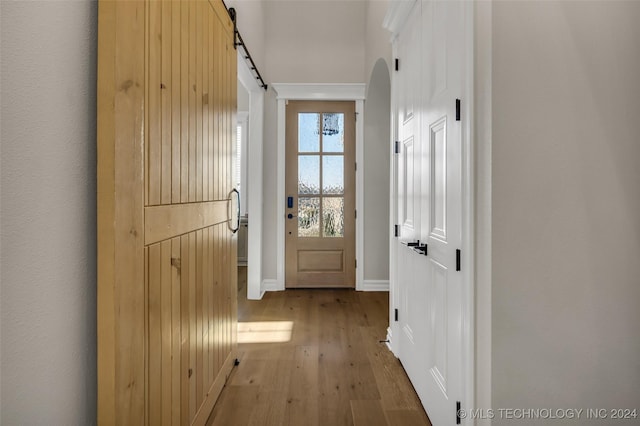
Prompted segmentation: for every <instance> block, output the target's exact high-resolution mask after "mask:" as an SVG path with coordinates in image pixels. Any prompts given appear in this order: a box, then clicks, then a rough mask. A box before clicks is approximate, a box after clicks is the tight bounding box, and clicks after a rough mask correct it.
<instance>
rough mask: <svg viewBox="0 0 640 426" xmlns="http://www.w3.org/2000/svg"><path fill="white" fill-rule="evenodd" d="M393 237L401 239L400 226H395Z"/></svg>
mask: <svg viewBox="0 0 640 426" xmlns="http://www.w3.org/2000/svg"><path fill="white" fill-rule="evenodd" d="M393 236H394V237H399V236H400V225H394V226H393Z"/></svg>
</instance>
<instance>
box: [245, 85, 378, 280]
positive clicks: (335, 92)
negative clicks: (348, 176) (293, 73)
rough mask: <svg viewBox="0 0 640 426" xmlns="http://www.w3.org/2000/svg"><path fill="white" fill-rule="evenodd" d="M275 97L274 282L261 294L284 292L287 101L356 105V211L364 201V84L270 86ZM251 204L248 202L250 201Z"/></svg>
mask: <svg viewBox="0 0 640 426" xmlns="http://www.w3.org/2000/svg"><path fill="white" fill-rule="evenodd" d="M272 87H273V88H274V89H275V91H276V93H277V97H276V100H277V114H278V123H277V176H276V183H277V193H276V206H277V207H276V278H275V279H265V280H263V283H262V291H281V290H284V289H285V279H284V276H285V241H284V229H285V220H286V219H285V207H286V206H285V203H284V201H283V200H284V199H285V169H284V164H285V158H286V150H285V146H286V139H285V129H286V116H285V114H286V102H287V100H319V101H355V104H356V115H357V117H358V118H357V121H356V163H357V164H358V165H359V166H358V169H357V170H356V210H358V211H360V212H362V206H363V198H362V194H363V191H362V188H363V179H364V177H363V167H361V165H363V164H364V151H363V145H362V144H363V134H364V120H363V119H362V116H363V115H362V113H363V111H364V98H365V87H366V85H365V84H363V83H355V84H284V83H282V84H272ZM250 202H251V201H250ZM361 218H362V215H359V216H358V219H357V220H356V261H357V262H358V266H359V267H358V268H357V269H356V290H359V291H366V290H367V288H366V286H365V285H364V282H363V268H362V265H363V257H362V247H363V245H364V234H363V233H364V230H363V221H362V219H361Z"/></svg>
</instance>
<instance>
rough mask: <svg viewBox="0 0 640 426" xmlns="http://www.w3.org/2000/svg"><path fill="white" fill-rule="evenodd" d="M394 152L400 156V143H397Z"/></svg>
mask: <svg viewBox="0 0 640 426" xmlns="http://www.w3.org/2000/svg"><path fill="white" fill-rule="evenodd" d="M393 152H395V153H396V154H400V141H396V143H395V145H394V147H393Z"/></svg>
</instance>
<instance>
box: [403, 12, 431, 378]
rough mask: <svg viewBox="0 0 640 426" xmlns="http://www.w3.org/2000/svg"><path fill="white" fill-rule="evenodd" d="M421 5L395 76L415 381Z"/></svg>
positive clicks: (420, 344) (407, 364)
mask: <svg viewBox="0 0 640 426" xmlns="http://www.w3.org/2000/svg"><path fill="white" fill-rule="evenodd" d="M420 9H421V3H420V2H419V1H417V2H416V3H415V5H414V8H413V11H412V13H411V16H410V17H409V19H408V21H407V24H406V25H405V28H404V30H403V32H402V34H400V37H399V39H398V44H397V46H398V57H399V70H398V74H397V76H396V78H397V79H396V81H397V83H398V86H397V90H398V92H397V95H398V96H397V105H398V144H399V149H398V150H397V154H396V161H397V164H398V167H397V176H396V181H397V185H398V202H397V218H398V222H399V225H400V232H399V238H398V239H396V240H395V244H396V245H397V247H396V254H397V257H396V259H397V268H398V269H397V275H396V276H397V282H398V296H399V297H398V302H399V303H398V309H399V315H398V321H399V330H400V339H399V352H400V353H401V354H402V356H401V357H400V360H401V361H402V364H403V366H404V368H405V370H406V371H407V373H408V374H409V376H410V377H412V376H418V375H419V373H420V371H421V368H422V366H423V365H424V357H423V356H424V353H425V351H426V343H427V340H426V339H425V333H424V331H425V325H426V324H427V316H426V310H425V309H423V308H422V307H421V306H424V305H425V304H426V303H427V298H426V294H425V293H424V290H425V288H426V287H425V286H424V283H423V282H422V280H421V279H420V278H419V277H420V276H419V275H417V274H415V273H414V271H415V268H416V266H417V265H419V259H417V256H418V255H417V254H416V253H414V252H413V251H412V250H411V248H410V247H409V246H408V245H407V243H410V242H414V241H416V240H417V239H418V238H419V235H420V219H421V215H420V207H421V202H420V184H421V180H422V179H421V170H422V159H421V153H422V138H421V137H420V87H421V77H422V76H421V63H420V55H419V54H417V52H419V50H420V43H421V26H420Z"/></svg>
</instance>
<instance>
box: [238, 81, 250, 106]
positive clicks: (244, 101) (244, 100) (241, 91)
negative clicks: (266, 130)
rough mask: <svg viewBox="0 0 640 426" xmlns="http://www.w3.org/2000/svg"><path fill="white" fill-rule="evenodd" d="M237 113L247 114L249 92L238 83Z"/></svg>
mask: <svg viewBox="0 0 640 426" xmlns="http://www.w3.org/2000/svg"><path fill="white" fill-rule="evenodd" d="M238 111H242V112H247V113H248V112H249V92H247V89H245V88H244V86H243V85H242V83H240V82H239V81H238Z"/></svg>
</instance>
